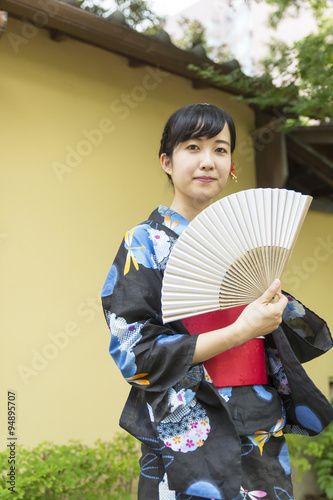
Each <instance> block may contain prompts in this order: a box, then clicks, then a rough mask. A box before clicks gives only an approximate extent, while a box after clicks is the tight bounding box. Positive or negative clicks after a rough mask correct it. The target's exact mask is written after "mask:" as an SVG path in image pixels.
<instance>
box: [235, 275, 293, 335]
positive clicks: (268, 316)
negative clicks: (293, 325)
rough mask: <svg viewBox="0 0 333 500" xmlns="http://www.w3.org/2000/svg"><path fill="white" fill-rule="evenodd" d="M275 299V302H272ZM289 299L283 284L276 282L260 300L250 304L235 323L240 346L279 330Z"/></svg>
mask: <svg viewBox="0 0 333 500" xmlns="http://www.w3.org/2000/svg"><path fill="white" fill-rule="evenodd" d="M273 298H274V300H272V299H273ZM287 302H288V300H287V298H286V297H285V296H284V295H283V294H282V293H281V282H280V280H278V279H277V280H275V281H274V282H273V283H272V284H271V286H270V287H269V288H268V289H267V290H266V292H265V293H263V294H262V296H261V297H259V299H257V300H255V301H254V302H252V303H251V304H249V305H248V306H247V307H246V308H245V309H244V311H243V312H242V313H241V315H240V316H239V318H238V319H237V320H236V321H235V328H236V334H237V337H238V341H239V343H240V344H243V343H244V342H246V341H247V340H250V339H253V338H255V337H259V336H261V335H267V334H268V333H271V332H273V331H274V330H276V329H277V328H278V326H279V325H280V323H281V321H282V313H283V311H284V309H285V307H286V305H287Z"/></svg>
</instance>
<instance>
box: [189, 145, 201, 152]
mask: <svg viewBox="0 0 333 500" xmlns="http://www.w3.org/2000/svg"><path fill="white" fill-rule="evenodd" d="M186 149H189V150H190V151H195V150H197V149H199V148H198V146H197V145H196V144H189V145H188V146H187V148H186Z"/></svg>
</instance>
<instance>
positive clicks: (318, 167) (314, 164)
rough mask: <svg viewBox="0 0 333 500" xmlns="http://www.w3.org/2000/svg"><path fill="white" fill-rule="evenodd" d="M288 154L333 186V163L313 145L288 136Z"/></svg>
mask: <svg viewBox="0 0 333 500" xmlns="http://www.w3.org/2000/svg"><path fill="white" fill-rule="evenodd" d="M286 141H287V151H288V156H290V158H292V159H293V160H294V161H295V162H297V163H299V164H301V165H304V166H306V168H308V169H309V170H310V171H312V172H313V173H315V174H316V176H317V177H319V178H320V179H321V180H322V181H323V182H325V183H327V184H328V185H329V186H331V187H333V163H332V162H331V161H330V160H328V159H327V158H326V157H325V156H323V155H321V154H319V153H318V152H317V151H316V150H314V149H313V148H312V147H311V146H308V145H306V144H303V143H302V142H300V141H299V140H298V139H295V138H294V137H291V136H290V135H288V136H287V137H286Z"/></svg>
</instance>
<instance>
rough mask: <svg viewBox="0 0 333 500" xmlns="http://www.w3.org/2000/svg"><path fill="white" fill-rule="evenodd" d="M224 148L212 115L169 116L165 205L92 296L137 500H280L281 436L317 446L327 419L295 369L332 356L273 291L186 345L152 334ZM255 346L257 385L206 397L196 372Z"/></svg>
mask: <svg viewBox="0 0 333 500" xmlns="http://www.w3.org/2000/svg"><path fill="white" fill-rule="evenodd" d="M235 142H236V133H235V127H234V123H233V121H232V119H231V117H230V116H229V115H228V113H226V112H225V111H224V110H222V109H220V108H218V107H216V106H213V105H209V104H193V105H189V106H185V107H184V108H181V109H179V110H177V111H176V112H175V113H173V114H172V115H171V117H170V118H169V120H168V122H167V124H166V126H165V129H164V132H163V136H162V140H161V146H160V152H159V156H160V162H161V165H162V168H163V170H164V171H165V172H166V174H167V175H168V177H169V179H171V181H172V185H173V189H174V198H173V201H172V203H171V205H170V207H165V206H159V207H158V208H157V209H156V210H155V211H154V212H153V213H152V214H151V215H150V217H149V218H148V220H147V221H145V222H143V223H141V224H139V225H137V226H135V227H133V228H132V229H130V230H129V231H127V233H126V234H125V237H124V240H123V242H122V244H121V246H120V249H119V252H118V254H117V256H116V259H115V261H114V263H113V265H112V267H111V269H110V272H109V274H108V277H107V279H106V282H105V285H104V288H103V291H102V302H103V308H104V313H105V317H106V320H107V323H108V326H109V328H110V332H111V343H110V354H111V355H112V357H113V359H114V361H115V362H116V363H117V365H118V367H119V368H120V370H121V372H122V374H123V376H124V377H125V379H126V380H127V381H128V382H129V383H130V384H131V386H132V388H131V391H130V394H129V397H128V400H127V402H126V405H125V408H124V410H123V413H122V416H121V419H120V425H121V427H123V428H124V429H126V430H127V431H128V432H130V433H131V434H132V435H133V436H135V437H136V438H137V439H139V440H140V441H141V442H142V457H141V460H140V469H141V473H140V479H139V488H138V498H139V500H176V499H178V500H191V499H193V500H196V499H203V498H208V499H227V500H233V499H237V500H238V499H242V498H249V499H252V500H257V499H259V498H266V500H268V499H269V500H272V499H276V498H277V499H280V500H288V499H289V500H290V499H292V498H293V493H292V483H291V475H290V464H289V456H288V450H287V447H286V442H285V439H284V436H283V432H297V433H302V434H306V435H313V434H317V433H318V432H320V431H321V430H322V429H323V428H324V427H325V426H326V425H328V423H329V421H330V420H331V419H332V408H331V406H330V404H329V403H328V401H327V400H326V399H325V398H324V396H323V395H322V394H321V393H320V392H319V391H318V389H317V388H315V386H314V385H313V383H312V382H311V380H310V379H309V378H308V377H307V375H306V373H305V372H304V370H303V368H302V367H301V365H300V362H302V361H304V360H308V359H311V358H313V357H315V356H318V355H319V354H322V353H323V352H325V351H327V350H328V349H329V348H330V347H331V345H332V340H331V337H330V334H329V330H328V328H327V325H326V324H325V323H324V321H323V320H321V319H320V318H318V316H316V315H314V313H312V312H311V311H309V310H308V309H306V308H305V307H304V306H303V305H302V304H301V303H300V302H298V301H296V300H295V299H294V298H293V297H291V296H289V295H287V294H282V293H281V290H280V282H279V281H278V280H276V281H275V282H274V283H272V284H271V286H270V287H269V289H268V290H267V291H266V292H265V293H264V294H263V295H262V296H261V297H260V298H259V299H258V300H256V301H255V302H253V303H251V304H249V305H248V306H247V307H246V308H245V309H244V310H243V312H242V313H241V314H240V316H239V317H238V319H236V321H235V322H234V323H232V324H231V325H230V326H227V327H225V328H220V329H217V330H213V331H209V332H207V333H203V334H201V335H189V333H188V331H187V330H186V329H185V327H184V326H183V324H182V322H180V321H175V322H173V323H171V324H165V325H164V324H163V322H162V314H161V286H162V278H163V271H164V269H165V266H166V263H167V260H168V257H169V255H170V252H171V249H172V247H173V245H174V243H175V241H176V240H177V238H178V237H179V235H180V234H181V233H182V231H183V230H184V228H185V227H186V226H187V225H188V224H189V222H190V221H191V220H193V219H194V217H196V216H197V215H198V214H199V213H200V212H201V211H202V210H203V209H205V208H206V207H208V206H209V204H210V202H211V201H212V200H213V199H214V198H215V197H216V196H218V195H220V193H221V192H222V191H223V189H224V187H225V185H226V183H227V181H228V178H229V176H230V173H232V174H233V163H232V154H233V151H234V148H235ZM274 295H276V299H277V300H276V302H274V303H271V299H272V297H273V296H274ZM271 332H273V334H272V333H271ZM258 336H265V352H266V357H267V358H268V364H267V369H268V374H265V377H263V380H262V383H256V384H255V385H253V384H251V374H250V377H249V379H248V381H247V382H245V385H240V386H239V385H237V386H232V385H230V384H229V385H228V386H227V387H224V386H222V387H216V385H215V384H214V383H213V382H212V380H211V378H210V376H209V375H208V373H207V371H206V369H205V367H204V365H203V363H204V362H205V361H206V360H208V359H210V358H212V357H214V356H216V355H217V354H219V353H222V352H225V351H228V350H229V349H230V348H233V347H236V346H240V345H244V344H245V343H246V342H247V341H249V340H251V339H253V338H255V337H258ZM309 339H310V340H309ZM302 342H303V344H304V345H303V344H302V346H301V347H298V344H299V343H302ZM291 345H292V346H293V348H291V347H290V346H291ZM304 346H305V347H304ZM304 358H306V359H304ZM243 361H244V363H246V359H244V360H243ZM267 377H268V378H267ZM222 385H224V384H222ZM294 389H295V390H294ZM318 408H320V409H319V410H318Z"/></svg>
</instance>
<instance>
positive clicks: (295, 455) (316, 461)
mask: <svg viewBox="0 0 333 500" xmlns="http://www.w3.org/2000/svg"><path fill="white" fill-rule="evenodd" d="M286 437H287V442H288V448H289V453H290V460H291V463H292V465H293V466H295V467H296V469H297V471H298V479H299V480H300V479H301V477H302V476H303V473H304V472H305V471H306V470H309V469H311V468H312V469H313V470H314V471H315V474H316V478H317V483H318V486H319V489H320V491H322V492H323V493H325V495H326V497H327V498H328V499H329V500H332V499H333V423H331V424H330V425H329V426H328V427H327V428H326V429H325V430H324V431H323V432H322V433H321V434H319V435H318V436H315V437H311V438H308V437H305V436H296V435H288V436H286Z"/></svg>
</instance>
